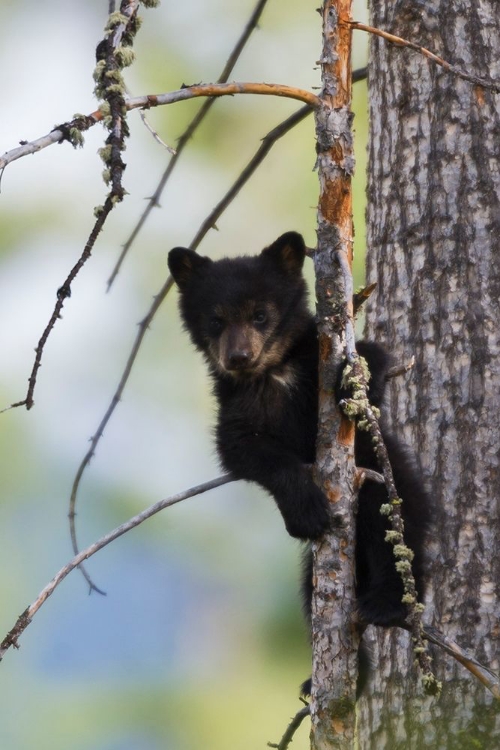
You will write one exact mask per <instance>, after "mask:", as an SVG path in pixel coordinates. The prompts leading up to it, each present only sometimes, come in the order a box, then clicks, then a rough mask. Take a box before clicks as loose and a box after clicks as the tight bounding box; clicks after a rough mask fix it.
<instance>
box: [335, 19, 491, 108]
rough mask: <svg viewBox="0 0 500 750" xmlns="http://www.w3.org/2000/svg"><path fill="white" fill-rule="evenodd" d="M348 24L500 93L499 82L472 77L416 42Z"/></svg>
mask: <svg viewBox="0 0 500 750" xmlns="http://www.w3.org/2000/svg"><path fill="white" fill-rule="evenodd" d="M347 23H349V25H350V26H351V28H353V29H359V30H360V31H366V32H368V33H369V34H374V35H375V36H380V37H382V39H385V40H386V41H388V42H391V44H395V45H396V46H397V47H408V49H412V50H415V52H418V53H420V54H421V55H423V56H424V57H427V59H428V60H431V61H432V62H433V63H436V65H440V66H441V67H442V68H444V69H445V70H447V71H448V72H449V73H452V74H453V75H454V76H457V77H458V78H462V79H463V80H464V81H469V83H473V84H474V85H475V86H482V87H483V88H485V89H490V90H491V91H495V92H497V93H498V92H500V83H499V82H498V81H494V80H492V79H491V78H480V77H479V76H475V75H472V74H471V73H466V72H465V71H463V70H460V68H457V67H456V66H455V65H452V64H451V63H449V62H447V61H446V60H443V58H442V57H439V55H436V54H434V52H431V51H430V50H428V49H427V48H426V47H422V46H421V45H420V44H415V42H410V41H409V40H408V39H403V38H402V37H400V36H395V35H394V34H390V33H389V32H388V31H382V29H377V28H375V27H374V26H368V25H367V24H365V23H359V22H358V21H348V22H347Z"/></svg>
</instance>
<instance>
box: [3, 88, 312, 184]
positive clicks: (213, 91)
mask: <svg viewBox="0 0 500 750" xmlns="http://www.w3.org/2000/svg"><path fill="white" fill-rule="evenodd" d="M234 94H258V95H261V96H282V97H285V98H289V99H298V100H299V101H303V102H306V103H307V104H309V106H311V107H316V106H317V105H318V101H319V99H318V97H317V96H316V94H312V93H311V92H309V91H305V90H304V89H298V88H294V87H293V86H284V85H281V84H278V83H225V84H217V83H207V84H200V85H198V86H186V87H185V88H182V89H179V90H177V91H170V92H168V93H166V94H150V95H149V94H148V95H145V96H136V97H132V98H130V99H128V100H127V101H126V102H125V108H126V109H127V110H132V109H150V108H151V107H159V106H163V105H167V104H175V103H176V102H181V101H186V100H187V99H193V98H196V97H199V96H215V97H218V96H233V95H234ZM104 117H105V112H103V111H102V110H100V109H98V110H96V111H95V112H92V113H91V114H90V115H78V116H77V117H75V118H73V120H70V121H69V122H66V123H63V124H62V125H58V127H57V128H54V130H52V131H51V132H50V133H48V134H47V135H44V136H42V137H41V138H37V139H36V140H34V141H29V142H28V143H24V144H23V145H21V146H18V147H17V148H13V149H11V150H10V151H6V152H5V154H4V155H3V156H2V157H0V170H3V169H5V167H6V166H8V165H9V164H11V163H12V162H13V161H16V160H17V159H21V158H22V157H23V156H28V155H29V154H34V153H37V152H38V151H41V150H42V149H44V148H47V146H52V145H53V144H54V143H61V142H62V141H65V140H69V141H70V142H71V143H73V145H81V144H80V143H78V144H75V142H74V141H73V140H72V138H71V134H72V131H74V130H77V131H79V132H84V131H86V130H88V129H89V128H91V127H92V126H93V125H95V124H96V123H98V122H102V121H103V119H104Z"/></svg>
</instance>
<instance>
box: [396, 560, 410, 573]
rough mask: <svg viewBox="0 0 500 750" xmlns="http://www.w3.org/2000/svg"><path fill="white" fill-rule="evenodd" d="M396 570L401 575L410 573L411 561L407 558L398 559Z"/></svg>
mask: <svg viewBox="0 0 500 750" xmlns="http://www.w3.org/2000/svg"><path fill="white" fill-rule="evenodd" d="M396 570H397V571H398V573H400V574H402V575H406V574H407V573H411V563H410V561H409V560H398V562H397V563H396Z"/></svg>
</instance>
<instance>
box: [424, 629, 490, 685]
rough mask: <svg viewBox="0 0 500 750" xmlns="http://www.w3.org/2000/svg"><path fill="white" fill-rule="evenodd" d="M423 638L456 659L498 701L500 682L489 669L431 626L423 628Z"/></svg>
mask: <svg viewBox="0 0 500 750" xmlns="http://www.w3.org/2000/svg"><path fill="white" fill-rule="evenodd" d="M422 635H423V637H424V638H425V639H426V640H428V641H430V643H433V644H434V645H436V646H439V648H442V649H443V651H445V652H446V653H447V654H449V655H450V656H452V657H453V658H454V659H456V660H457V661H458V662H459V663H460V664H462V665H463V666H464V667H465V668H466V669H468V670H469V672H470V673H471V674H473V675H474V677H476V678H477V679H478V680H479V681H480V682H481V683H482V684H483V685H484V686H485V687H486V688H487V689H488V690H489V691H490V692H491V693H492V694H493V695H494V696H495V698H496V699H497V700H500V680H499V678H498V675H496V674H495V673H494V672H493V671H492V670H491V669H489V668H488V667H485V666H484V665H483V664H481V663H480V662H478V661H477V659H476V658H475V657H474V656H472V655H471V654H469V653H468V652H467V651H465V650H464V649H463V648H461V647H460V646H459V645H458V643H456V642H455V641H454V640H453V639H452V638H449V637H448V636H447V635H445V634H444V633H442V632H441V631H440V630H438V629H437V628H435V627H433V626H432V625H424V626H423V632H422Z"/></svg>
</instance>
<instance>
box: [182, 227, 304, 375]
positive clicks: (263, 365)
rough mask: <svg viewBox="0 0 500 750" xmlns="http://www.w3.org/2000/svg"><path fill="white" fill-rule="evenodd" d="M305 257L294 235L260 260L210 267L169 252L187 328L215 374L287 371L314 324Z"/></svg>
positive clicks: (210, 263) (187, 253) (188, 255)
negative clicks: (297, 346)
mask: <svg viewBox="0 0 500 750" xmlns="http://www.w3.org/2000/svg"><path fill="white" fill-rule="evenodd" d="M305 252H306V248H305V244H304V240H303V238H302V236H301V235H300V234H298V233H297V232H287V233H286V234H283V235H282V236H281V237H279V238H278V239H277V240H276V241H275V242H273V244H272V245H270V246H269V247H266V248H264V250H262V252H261V253H260V255H256V256H245V257H237V258H224V259H223V260H218V261H213V260H211V259H210V258H206V257H203V256H200V255H198V254H197V253H195V252H193V251H192V250H188V249H186V248H183V247H176V248H174V249H173V250H171V251H170V253H169V255H168V265H169V269H170V273H171V274H172V276H173V278H174V280H175V282H176V283H177V286H178V287H179V292H180V297H179V307H180V311H181V316H182V319H183V321H184V325H185V327H186V329H187V331H188V332H189V334H190V336H191V339H192V341H193V343H194V344H195V346H196V347H197V348H198V349H199V350H200V351H202V352H203V353H204V355H205V356H206V358H207V360H208V362H209V364H210V366H211V367H212V368H213V370H214V371H215V372H216V373H218V374H222V375H228V376H230V377H233V378H255V377H260V376H261V375H263V374H264V373H266V372H268V371H270V370H271V371H272V370H273V368H277V369H279V368H280V367H282V366H283V364H284V359H285V357H286V353H287V352H288V351H289V349H290V348H291V346H293V344H294V342H295V341H297V339H298V338H300V336H302V334H303V333H304V331H305V329H306V327H307V326H308V324H309V323H310V321H311V315H310V313H309V311H308V309H307V289H306V284H305V281H304V278H303V276H302V265H303V263H304V257H305Z"/></svg>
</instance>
